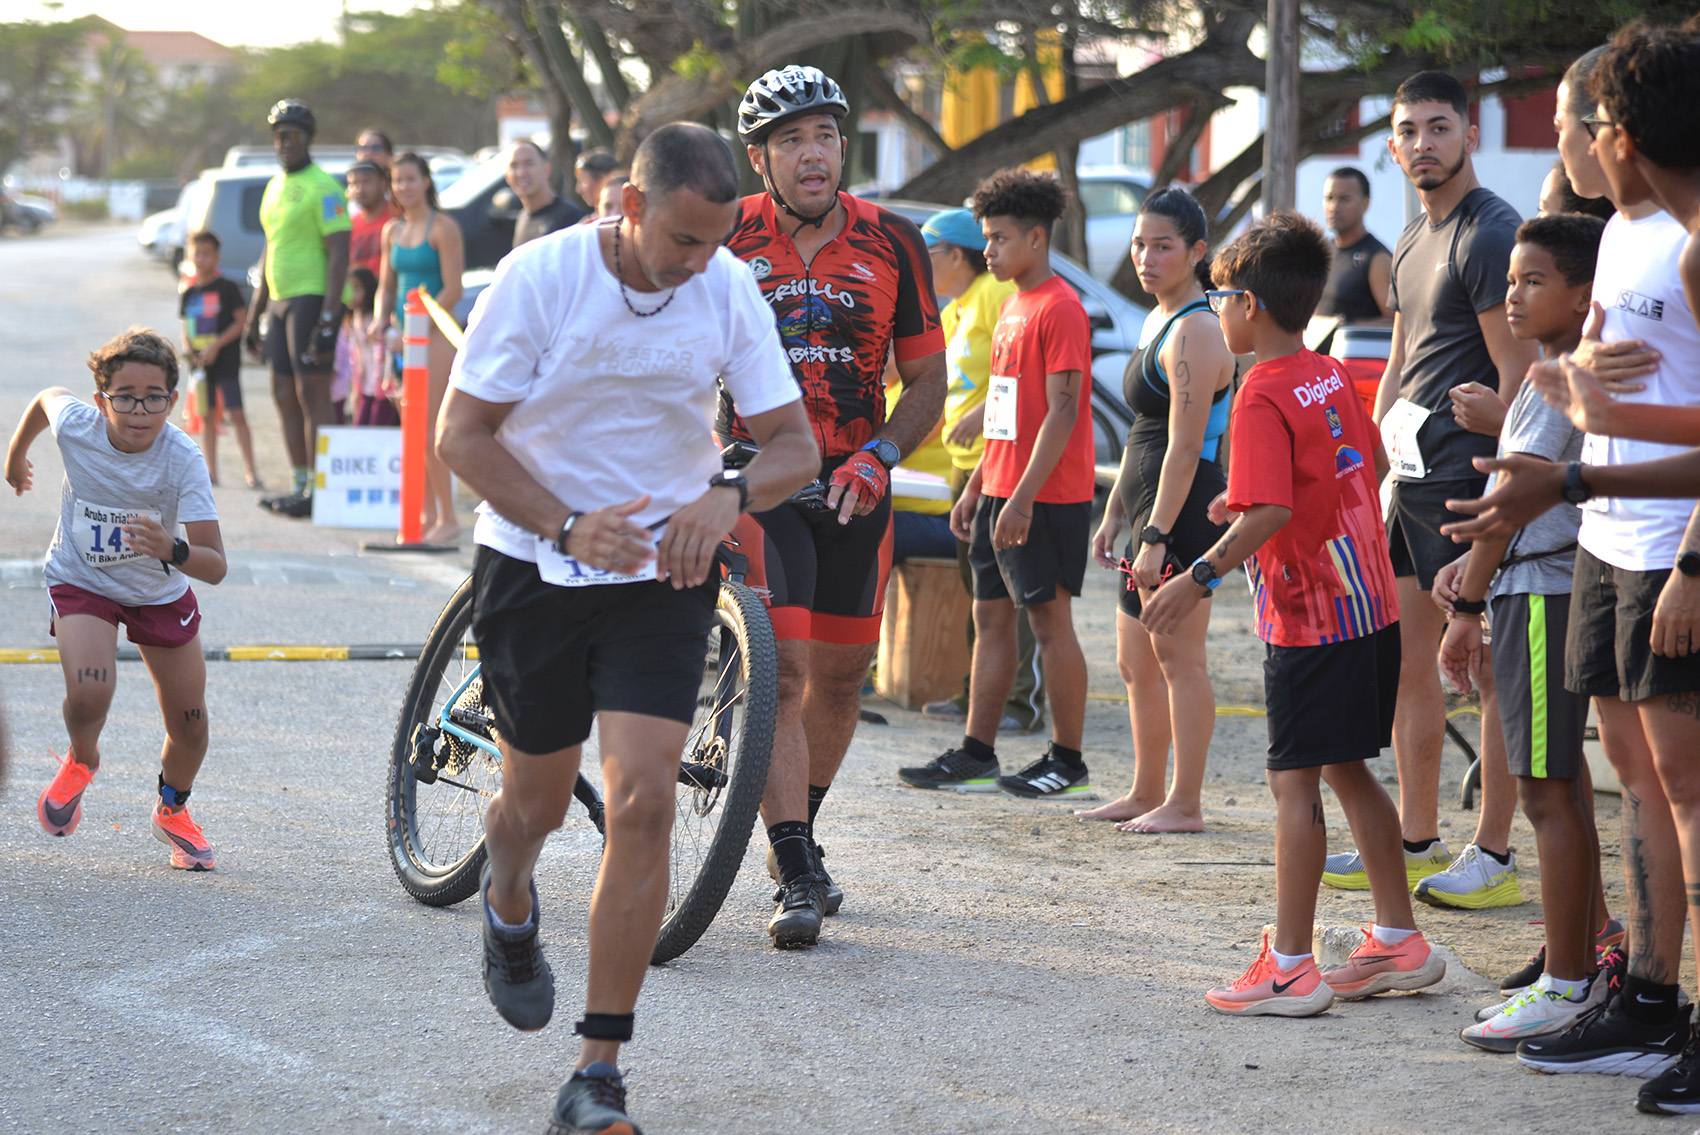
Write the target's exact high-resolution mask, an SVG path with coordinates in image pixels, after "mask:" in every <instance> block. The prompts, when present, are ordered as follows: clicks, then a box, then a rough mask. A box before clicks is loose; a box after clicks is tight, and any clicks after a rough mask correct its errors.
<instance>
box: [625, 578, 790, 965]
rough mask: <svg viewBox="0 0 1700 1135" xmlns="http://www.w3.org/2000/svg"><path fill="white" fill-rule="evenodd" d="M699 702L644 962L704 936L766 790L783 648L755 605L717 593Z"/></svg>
mask: <svg viewBox="0 0 1700 1135" xmlns="http://www.w3.org/2000/svg"><path fill="white" fill-rule="evenodd" d="M709 646H710V650H709V654H708V657H707V659H706V660H705V663H704V686H703V693H702V694H700V695H699V696H698V699H697V712H696V716H695V718H694V719H693V720H692V722H691V731H690V735H689V737H688V739H687V740H686V742H685V752H684V757H683V760H682V762H681V766H680V770H681V771H680V776H679V785H678V789H677V793H676V800H675V809H674V820H673V839H672V848H671V862H670V864H669V868H670V870H669V884H668V895H667V911H666V914H665V916H664V918H663V921H662V924H661V932H660V934H659V936H658V937H657V938H656V941H655V950H654V952H653V953H652V954H651V955H650V962H651V964H653V965H660V964H661V963H662V962H666V961H671V960H672V959H673V958H676V957H678V956H679V955H680V954H682V953H684V952H685V951H686V950H688V949H690V948H691V947H692V946H693V945H695V944H696V941H697V939H698V938H701V937H702V935H703V932H704V931H705V930H707V929H708V926H709V924H710V923H711V922H713V921H714V916H715V915H716V914H717V913H719V911H720V905H721V904H722V903H723V902H725V901H726V894H727V892H728V891H730V890H731V889H732V882H733V880H734V879H736V878H737V875H738V868H739V867H741V866H742V865H743V862H744V852H745V851H746V849H747V848H748V847H749V842H750V833H751V831H752V830H753V828H754V826H755V818H756V811H757V809H758V808H759V806H760V805H761V798H762V793H763V792H764V791H765V790H766V787H767V766H768V760H769V758H770V757H771V756H772V753H773V728H774V719H775V715H776V713H777V710H778V700H779V647H778V645H777V644H776V643H775V641H774V637H773V624H772V623H771V622H769V621H768V616H767V608H766V606H765V605H764V604H763V603H762V601H761V598H760V597H759V596H758V595H756V593H755V592H753V591H751V590H750V589H749V588H748V587H745V586H744V585H743V584H740V583H732V582H730V581H725V582H722V583H721V585H720V594H719V598H718V599H717V601H716V603H715V613H714V624H713V627H712V629H711V630H710V632H709Z"/></svg>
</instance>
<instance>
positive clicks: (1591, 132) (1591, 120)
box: [1579, 111, 1614, 138]
mask: <svg viewBox="0 0 1700 1135" xmlns="http://www.w3.org/2000/svg"><path fill="white" fill-rule="evenodd" d="M1579 121H1580V122H1581V123H1582V129H1584V130H1586V131H1587V132H1588V137H1590V138H1598V137H1599V136H1600V127H1602V126H1611V125H1614V124H1613V122H1612V121H1611V120H1610V119H1609V118H1601V117H1600V116H1599V115H1598V114H1597V113H1595V112H1594V111H1589V112H1588V113H1587V114H1584V115H1583V116H1582V117H1581V119H1579Z"/></svg>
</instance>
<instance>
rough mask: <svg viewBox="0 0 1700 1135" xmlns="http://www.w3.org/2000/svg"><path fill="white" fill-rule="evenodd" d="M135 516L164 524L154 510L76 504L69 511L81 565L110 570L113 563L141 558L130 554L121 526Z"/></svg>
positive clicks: (142, 557)
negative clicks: (145, 517)
mask: <svg viewBox="0 0 1700 1135" xmlns="http://www.w3.org/2000/svg"><path fill="white" fill-rule="evenodd" d="M135 516H148V517H152V518H153V519H154V520H155V521H156V522H158V523H161V524H163V523H164V517H163V516H162V515H161V514H160V513H159V512H158V511H156V510H154V509H147V508H117V507H115V506H113V505H104V504H89V503H88V502H87V501H83V500H79V501H77V502H76V504H75V506H74V507H73V509H72V517H73V520H74V523H73V528H75V532H74V534H73V536H72V542H73V544H74V546H75V547H76V549H77V551H78V552H80V553H81V554H82V557H83V562H84V563H86V564H88V565H89V566H90V567H97V568H109V567H112V566H113V565H114V564H123V563H129V562H130V561H131V560H139V559H144V558H145V556H144V555H143V553H141V552H137V551H133V550H132V549H131V548H130V545H129V542H128V541H126V540H125V539H124V525H125V524H127V523H128V522H129V521H130V518H131V517H135Z"/></svg>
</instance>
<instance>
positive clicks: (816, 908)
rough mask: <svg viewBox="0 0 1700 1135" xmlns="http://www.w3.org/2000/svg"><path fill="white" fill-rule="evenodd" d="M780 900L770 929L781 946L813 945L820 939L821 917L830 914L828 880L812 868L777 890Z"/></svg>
mask: <svg viewBox="0 0 1700 1135" xmlns="http://www.w3.org/2000/svg"><path fill="white" fill-rule="evenodd" d="M773 901H774V903H775V904H776V906H775V908H774V911H773V918H772V919H771V920H769V922H768V924H767V932H768V934H770V935H771V936H772V937H773V944H774V945H775V946H777V947H779V948H780V949H781V950H789V949H794V948H804V947H808V946H813V945H814V944H815V943H817V942H819V941H820V924H821V920H822V919H823V918H825V917H826V883H825V882H824V881H823V880H822V878H821V876H819V875H817V874H815V873H813V872H810V873H809V874H807V875H799V876H797V877H796V878H795V879H792V880H791V881H790V882H789V883H781V884H779V889H778V890H776V891H774V892H773Z"/></svg>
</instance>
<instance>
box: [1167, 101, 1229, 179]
mask: <svg viewBox="0 0 1700 1135" xmlns="http://www.w3.org/2000/svg"><path fill="white" fill-rule="evenodd" d="M1232 105H1233V102H1232V100H1230V99H1227V98H1221V99H1219V101H1216V102H1215V104H1214V105H1208V104H1206V103H1205V102H1203V101H1194V102H1190V103H1188V104H1187V105H1186V108H1185V109H1186V112H1187V116H1186V125H1185V126H1182V127H1181V129H1180V133H1179V134H1176V135H1175V136H1174V137H1173V138H1172V139H1170V140H1169V145H1168V149H1166V150H1165V151H1164V152H1163V161H1162V164H1161V165H1159V166H1158V167H1157V172H1156V174H1155V175H1153V176H1152V178H1151V188H1152V189H1162V188H1164V187H1165V186H1167V185H1168V184H1169V183H1170V182H1172V181H1174V180H1175V178H1177V177H1179V176H1180V175H1181V174H1182V173H1183V172H1185V171H1186V170H1187V169H1188V168H1189V167H1190V165H1191V162H1192V151H1193V147H1195V146H1197V145H1198V140H1199V139H1200V138H1202V137H1204V131H1205V128H1206V127H1208V126H1209V125H1210V116H1211V115H1212V114H1214V113H1215V112H1216V110H1217V109H1218V108H1219V107H1223V106H1232Z"/></svg>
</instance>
